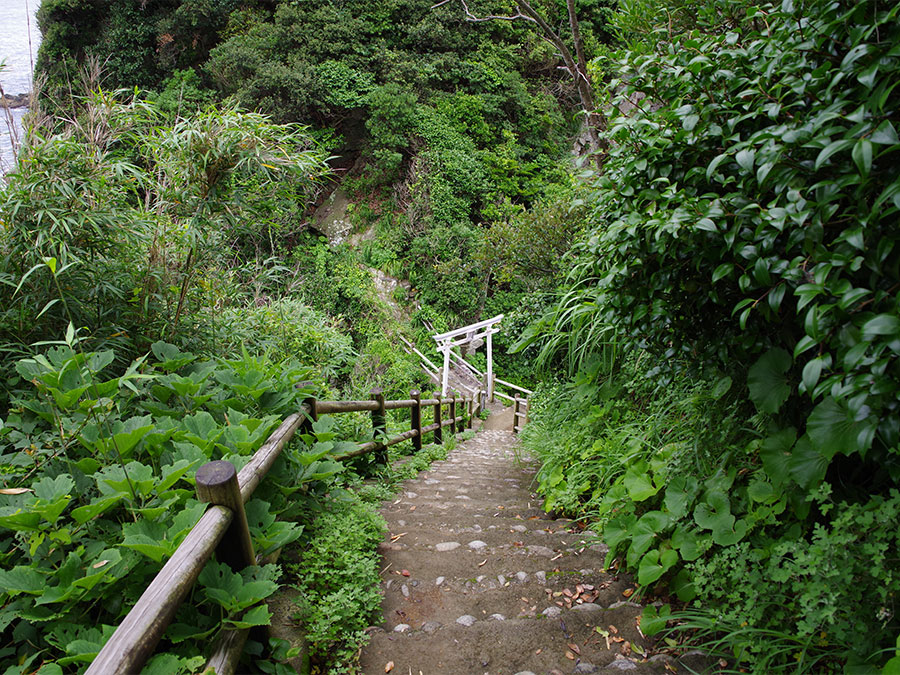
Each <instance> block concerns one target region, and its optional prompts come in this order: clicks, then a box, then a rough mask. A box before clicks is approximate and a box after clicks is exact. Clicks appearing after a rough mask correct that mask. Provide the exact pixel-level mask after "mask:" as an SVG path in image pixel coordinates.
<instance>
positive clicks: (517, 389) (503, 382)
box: [494, 376, 534, 396]
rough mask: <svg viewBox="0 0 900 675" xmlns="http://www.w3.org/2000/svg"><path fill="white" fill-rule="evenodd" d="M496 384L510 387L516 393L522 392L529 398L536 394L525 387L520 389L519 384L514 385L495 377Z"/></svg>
mask: <svg viewBox="0 0 900 675" xmlns="http://www.w3.org/2000/svg"><path fill="white" fill-rule="evenodd" d="M494 382H495V383H497V384H502V385H503V386H504V387H508V388H510V389H514V390H515V391H521V392H522V393H523V394H528V395H529V396H530V395H531V394H533V393H534V392H533V391H531V389H526V388H525V387H520V386H519V385H517V384H513V383H512V382H507V381H506V380H501V379H500V378H499V377H496V376H495V377H494Z"/></svg>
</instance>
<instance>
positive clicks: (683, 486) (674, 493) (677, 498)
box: [663, 476, 700, 520]
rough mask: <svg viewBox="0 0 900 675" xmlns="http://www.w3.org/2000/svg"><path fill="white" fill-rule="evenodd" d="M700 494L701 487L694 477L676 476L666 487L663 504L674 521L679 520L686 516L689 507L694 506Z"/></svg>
mask: <svg viewBox="0 0 900 675" xmlns="http://www.w3.org/2000/svg"><path fill="white" fill-rule="evenodd" d="M699 492H700V485H699V483H698V482H697V479H696V478H694V477H693V476H675V477H674V478H673V479H672V480H671V481H670V482H669V484H668V485H667V486H666V496H665V498H664V500H663V503H664V504H665V506H666V510H667V511H668V512H669V516H670V517H671V518H673V519H674V520H678V519H680V518H682V517H683V516H685V515H686V514H687V512H688V507H689V506H690V505H691V504H693V502H694V499H696V497H697V494H698V493H699Z"/></svg>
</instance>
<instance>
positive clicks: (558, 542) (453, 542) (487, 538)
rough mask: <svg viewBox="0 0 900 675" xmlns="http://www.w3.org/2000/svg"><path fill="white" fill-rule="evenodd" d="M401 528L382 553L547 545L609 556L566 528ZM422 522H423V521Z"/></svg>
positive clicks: (411, 525) (407, 524)
mask: <svg viewBox="0 0 900 675" xmlns="http://www.w3.org/2000/svg"><path fill="white" fill-rule="evenodd" d="M400 520H403V524H402V525H399V527H400V529H401V531H400V532H396V533H395V532H391V533H389V536H388V539H387V541H386V542H385V543H384V545H383V547H382V551H384V552H387V551H402V550H407V549H416V550H437V551H450V550H455V549H458V548H469V549H472V550H475V551H478V550H480V551H483V552H484V553H491V552H493V551H494V550H495V549H506V548H510V547H523V546H524V547H527V546H532V545H533V546H543V547H546V548H551V549H558V550H569V549H573V550H575V551H579V552H580V553H584V552H586V551H588V550H590V551H593V552H596V553H599V554H600V555H605V554H606V551H607V547H606V546H605V545H602V544H599V543H596V538H595V537H590V536H588V537H585V536H584V535H583V534H581V533H576V532H567V531H566V530H565V529H562V528H561V529H560V530H557V531H552V532H551V531H548V530H547V529H528V527H527V526H526V525H524V524H522V523H518V524H516V525H512V526H509V527H498V526H497V525H494V524H493V523H490V524H488V523H489V522H490V521H488V522H486V523H485V526H484V527H482V526H481V525H480V524H478V523H475V524H474V526H471V527H468V526H467V527H455V528H454V527H453V526H452V524H448V525H447V526H440V525H437V526H435V525H433V526H432V527H430V528H423V527H421V526H419V523H416V522H408V521H406V520H405V519H400ZM420 522H421V521H420Z"/></svg>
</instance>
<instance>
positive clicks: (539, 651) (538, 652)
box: [534, 649, 544, 656]
mask: <svg viewBox="0 0 900 675" xmlns="http://www.w3.org/2000/svg"><path fill="white" fill-rule="evenodd" d="M542 651H544V650H543V649H538V650H537V651H535V653H534V655H535V656H537V655H538V654H540V653H541V652H542Z"/></svg>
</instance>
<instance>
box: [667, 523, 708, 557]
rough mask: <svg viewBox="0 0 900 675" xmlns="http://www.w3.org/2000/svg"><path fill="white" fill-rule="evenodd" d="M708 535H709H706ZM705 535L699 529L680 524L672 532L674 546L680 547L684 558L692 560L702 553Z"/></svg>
mask: <svg viewBox="0 0 900 675" xmlns="http://www.w3.org/2000/svg"><path fill="white" fill-rule="evenodd" d="M704 536H705V537H708V535H704ZM702 544H703V537H702V536H701V535H700V533H699V532H698V531H697V530H694V529H689V528H688V527H686V526H685V525H679V526H678V527H677V528H675V531H674V532H673V533H672V546H673V547H674V548H676V549H678V553H679V554H681V557H682V559H683V560H686V561H688V562H690V561H691V560H696V559H697V558H699V557H700V555H701V553H702Z"/></svg>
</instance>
